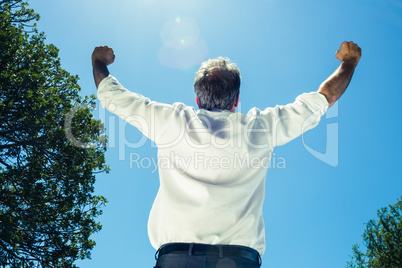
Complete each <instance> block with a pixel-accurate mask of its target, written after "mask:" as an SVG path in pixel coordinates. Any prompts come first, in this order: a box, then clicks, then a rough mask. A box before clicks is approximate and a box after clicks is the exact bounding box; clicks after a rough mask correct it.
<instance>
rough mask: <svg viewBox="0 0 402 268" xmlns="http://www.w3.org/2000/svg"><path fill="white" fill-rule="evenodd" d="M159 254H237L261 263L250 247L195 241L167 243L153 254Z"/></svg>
mask: <svg viewBox="0 0 402 268" xmlns="http://www.w3.org/2000/svg"><path fill="white" fill-rule="evenodd" d="M158 253H159V256H161V255H163V254H168V253H182V254H183V253H186V254H189V255H205V254H210V255H217V256H219V257H224V256H239V257H243V258H246V259H249V260H252V261H254V262H256V263H258V264H261V257H260V254H259V253H258V252H257V251H256V250H255V249H252V248H249V247H245V246H238V245H208V244H196V243H169V244H165V245H162V246H161V247H160V248H159V249H158V251H157V252H156V254H155V257H156V255H157V254H158Z"/></svg>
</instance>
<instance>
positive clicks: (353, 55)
mask: <svg viewBox="0 0 402 268" xmlns="http://www.w3.org/2000/svg"><path fill="white" fill-rule="evenodd" d="M361 56H362V50H361V48H360V47H359V46H358V45H357V44H355V43H353V42H346V41H345V42H343V43H342V44H341V47H340V48H339V50H338V51H337V52H336V54H335V57H337V58H338V60H340V61H342V62H351V63H353V64H355V65H357V64H358V63H359V61H360V58H361Z"/></svg>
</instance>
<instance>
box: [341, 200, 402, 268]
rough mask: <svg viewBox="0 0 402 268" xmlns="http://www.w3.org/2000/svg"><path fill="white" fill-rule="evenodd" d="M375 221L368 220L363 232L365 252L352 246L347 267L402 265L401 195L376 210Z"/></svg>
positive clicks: (395, 267) (383, 267)
mask: <svg viewBox="0 0 402 268" xmlns="http://www.w3.org/2000/svg"><path fill="white" fill-rule="evenodd" d="M377 217H378V219H377V221H375V220H370V221H369V222H368V223H367V226H366V230H365V231H364V233H363V241H364V245H365V247H366V252H362V251H361V250H360V248H359V246H358V245H354V246H353V256H352V258H351V261H350V262H348V265H347V267H348V268H366V267H370V268H401V267H402V197H401V198H400V199H399V200H398V202H397V203H396V204H394V205H389V206H388V208H387V207H383V208H381V209H379V210H378V211H377Z"/></svg>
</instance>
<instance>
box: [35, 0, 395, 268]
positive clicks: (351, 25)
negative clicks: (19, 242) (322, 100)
mask: <svg viewBox="0 0 402 268" xmlns="http://www.w3.org/2000/svg"><path fill="white" fill-rule="evenodd" d="M30 6H31V7H32V8H34V9H35V11H36V12H38V13H39V14H40V15H41V20H40V21H39V23H38V28H39V29H40V30H41V31H44V32H45V33H46V35H47V42H48V43H53V44H55V45H56V46H57V47H58V48H59V49H60V57H61V60H62V66H63V68H64V69H66V70H67V71H69V72H70V73H72V74H78V75H79V76H80V85H81V87H82V95H89V94H95V93H96V88H95V85H94V82H93V78H92V69H91V61H90V57H91V53H92V51H93V48H94V47H95V46H97V45H108V46H110V47H113V49H114V51H115V54H116V61H115V63H114V64H113V65H111V66H110V71H111V73H112V74H113V75H114V76H116V77H117V78H118V79H119V81H120V82H122V83H123V84H124V85H125V86H126V87H127V88H128V89H130V90H132V91H135V92H138V93H141V94H143V95H145V96H147V97H149V98H151V99H152V100H155V101H159V102H165V103H173V102H183V103H186V104H187V105H190V106H194V105H195V102H194V93H193V89H192V85H193V79H194V74H195V72H196V70H197V69H198V67H199V64H200V63H201V62H202V61H204V60H206V59H208V58H214V57H217V56H226V57H229V58H231V59H232V60H233V61H234V62H235V63H237V65H238V66H239V68H240V70H241V73H242V79H243V80H242V87H241V91H240V92H241V93H240V99H241V109H240V110H241V112H247V111H248V110H249V109H250V108H252V107H258V108H261V109H263V108H265V107H268V106H275V105H276V104H287V103H289V102H293V100H294V99H295V97H296V96H297V95H299V94H301V93H303V92H310V91H316V90H317V89H318V86H319V85H320V83H321V82H322V81H324V80H325V79H326V78H327V77H328V76H329V75H330V74H331V73H332V72H333V71H334V70H335V69H336V68H337V66H338V65H339V62H338V60H337V59H336V58H335V51H336V50H337V49H338V48H339V45H340V44H341V43H342V41H345V40H347V41H351V40H352V41H354V42H356V43H357V44H358V45H359V46H360V47H361V48H362V50H363V56H362V59H361V61H360V63H359V66H358V67H357V69H356V72H355V75H354V77H353V79H352V82H351V84H350V86H349V88H348V90H347V92H346V93H345V94H344V96H342V98H341V99H340V100H339V102H338V103H337V105H336V106H334V107H333V108H331V109H330V110H329V112H328V114H327V115H326V116H324V117H323V119H322V122H321V123H320V125H319V126H318V127H316V128H315V129H313V130H311V131H309V132H307V133H306V134H305V135H303V137H299V138H297V139H295V140H293V141H292V142H290V143H288V144H286V145H284V146H281V147H277V148H276V149H275V154H274V159H273V160H272V161H276V163H277V165H273V168H272V169H271V170H269V171H268V174H267V189H266V200H265V204H264V217H265V224H266V238H267V249H266V252H265V254H264V256H263V267H281V268H290V267H299V268H304V267H305V268H307V267H308V268H311V267H313V268H314V267H317V268H318V267H327V268H335V267H337V268H338V267H344V266H345V265H346V262H347V261H348V260H349V257H348V255H350V254H351V247H352V245H353V244H354V243H356V242H361V241H362V239H361V235H362V233H363V231H364V227H365V225H364V224H365V223H366V222H367V221H368V220H369V219H371V218H375V216H376V210H377V209H379V208H380V207H382V206H386V205H388V204H391V203H395V202H396V200H397V198H399V197H400V196H401V195H402V176H401V173H400V166H401V164H400V160H401V157H400V150H401V149H402V146H401V145H402V141H401V139H400V133H401V131H402V128H401V115H402V113H401V108H400V99H401V97H402V93H401V90H402V82H401V79H400V77H401V70H402V49H401V47H402V1H401V0H356V1H355V0H349V1H346V0H341V1H313V0H304V1H289V0H282V1H279V0H260V1H257V0H255V1H254V0H253V1H238V0H232V1H228V0H219V1H217V0H203V1H198V0H170V1H160V0H134V1H133V0H130V1H129V0H115V1H113V2H112V1H105V0H96V1H95V0H85V1H81V0H69V1H45V0H35V1H31V3H30ZM95 114H96V116H97V117H99V118H102V120H104V122H105V124H106V127H107V133H108V134H109V148H108V151H107V162H108V164H109V165H110V166H111V172H110V173H109V174H101V175H98V176H97V182H96V194H99V195H104V196H105V197H107V198H108V200H109V203H108V205H107V206H106V207H105V208H104V209H103V210H104V214H103V215H102V216H101V217H100V218H99V220H100V222H101V223H102V224H103V229H102V231H100V232H99V233H97V234H96V235H94V236H93V239H95V241H96V243H97V245H96V247H95V249H94V250H93V252H92V259H91V260H84V261H79V262H77V264H78V265H79V266H80V267H84V268H91V267H153V265H154V263H155V262H154V253H155V251H154V249H153V248H152V247H151V245H150V243H149V240H148V236H147V220H148V214H149V211H150V209H151V206H152V202H153V199H154V197H155V195H156V193H157V190H158V185H159V182H158V174H157V172H154V171H153V169H154V167H153V165H152V159H156V149H155V147H154V146H153V144H152V143H151V142H149V141H147V142H145V143H142V140H141V139H142V135H141V133H140V132H139V131H138V130H137V129H135V128H134V127H132V126H128V125H127V124H125V123H124V122H123V121H121V120H120V119H117V117H115V116H114V115H112V114H110V113H109V112H105V111H104V110H102V109H100V110H96V111H95ZM327 142H328V145H327ZM139 144H141V146H137V145H139ZM134 147H138V148H134ZM137 156H138V157H139V159H141V160H142V165H136V162H135V161H133V157H134V158H137ZM130 159H131V161H130ZM279 162H280V163H282V164H278V163H279ZM130 163H131V166H130ZM283 163H285V165H283Z"/></svg>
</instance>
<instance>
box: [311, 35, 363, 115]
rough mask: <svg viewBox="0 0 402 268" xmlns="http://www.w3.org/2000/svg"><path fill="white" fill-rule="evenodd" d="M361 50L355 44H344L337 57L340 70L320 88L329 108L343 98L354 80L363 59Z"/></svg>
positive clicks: (319, 90)
mask: <svg viewBox="0 0 402 268" xmlns="http://www.w3.org/2000/svg"><path fill="white" fill-rule="evenodd" d="M361 53H362V50H361V48H360V47H359V46H358V45H357V44H355V43H353V42H346V41H345V42H343V43H342V44H341V47H340V48H339V50H338V51H337V52H336V54H335V56H336V57H337V58H338V59H339V60H340V61H341V64H340V65H339V67H338V69H336V70H335V72H334V73H333V74H332V75H331V76H330V77H328V78H327V80H325V81H324V82H323V83H322V84H321V85H320V87H319V89H318V92H319V93H321V94H323V95H324V96H325V97H326V98H327V100H328V103H329V107H331V106H332V105H334V103H335V102H336V101H337V100H338V99H339V98H340V97H341V96H342V94H343V93H344V92H345V90H346V88H347V87H348V85H349V82H350V80H351V79H352V76H353V73H354V71H355V68H356V66H357V64H358V63H359V60H360V58H361Z"/></svg>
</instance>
